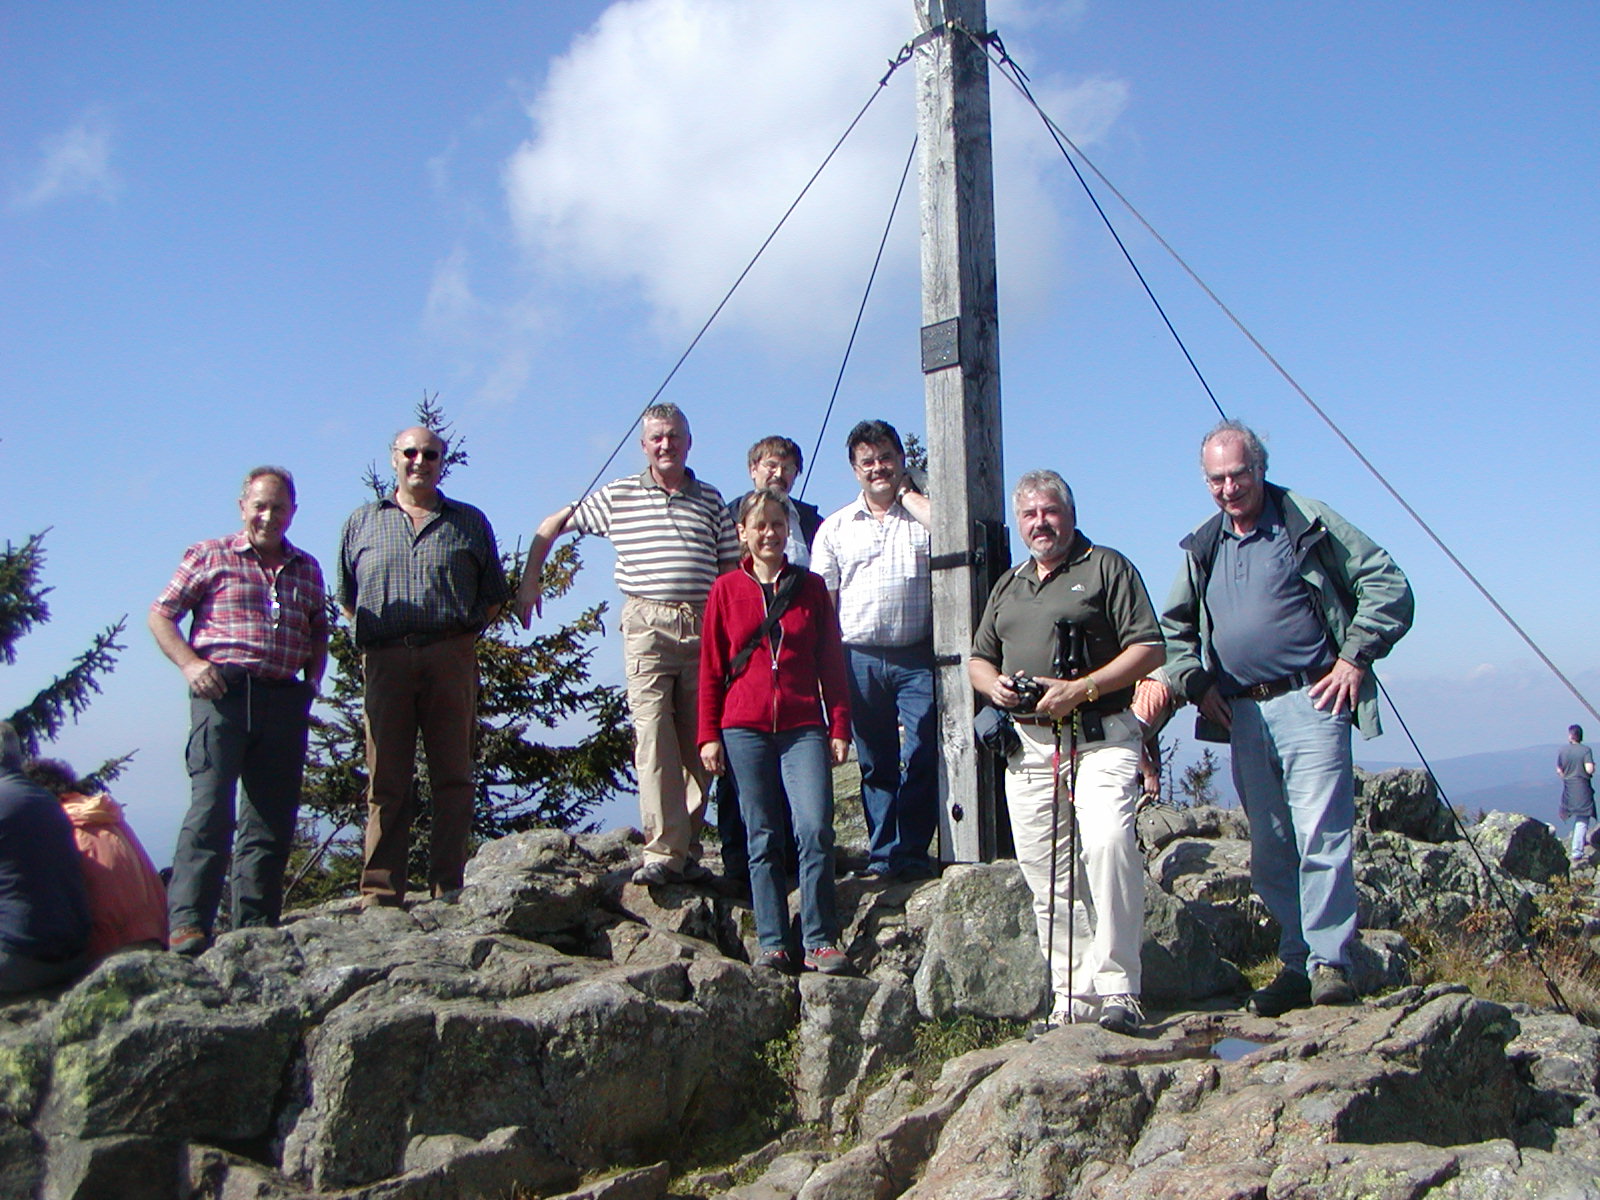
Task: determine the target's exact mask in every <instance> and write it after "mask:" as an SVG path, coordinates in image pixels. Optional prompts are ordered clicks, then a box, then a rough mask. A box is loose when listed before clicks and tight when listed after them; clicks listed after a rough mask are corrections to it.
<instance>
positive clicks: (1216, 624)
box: [1161, 421, 1414, 1017]
mask: <svg viewBox="0 0 1600 1200" xmlns="http://www.w3.org/2000/svg"><path fill="white" fill-rule="evenodd" d="M1200 465H1201V469H1202V471H1203V472H1204V474H1205V481H1206V487H1207V488H1208V489H1209V490H1210V492H1211V499H1212V500H1213V501H1214V502H1215V503H1216V506H1217V508H1218V509H1220V510H1221V511H1220V512H1218V513H1217V514H1216V515H1215V516H1213V517H1212V518H1211V519H1210V520H1208V521H1206V522H1205V523H1204V524H1203V525H1201V526H1200V527H1199V528H1198V529H1196V530H1195V531H1194V532H1193V533H1191V534H1190V535H1189V536H1188V537H1186V538H1184V539H1183V541H1182V542H1181V543H1180V545H1181V546H1182V547H1183V550H1184V565H1183V567H1182V568H1181V569H1180V571H1179V572H1178V578H1177V581H1176V582H1175V583H1174V584H1173V587H1172V595H1171V596H1170V597H1169V599H1168V600H1167V606H1166V611H1165V612H1163V613H1162V617H1161V625H1162V629H1163V631H1164V632H1165V633H1166V637H1167V671H1168V674H1169V676H1170V677H1171V679H1172V683H1173V686H1174V687H1175V689H1176V690H1177V691H1178V692H1179V693H1180V694H1182V695H1183V696H1184V697H1185V698H1186V699H1189V700H1192V701H1193V702H1194V703H1195V704H1196V705H1198V706H1199V709H1200V716H1201V718H1202V720H1201V721H1200V722H1199V723H1198V724H1197V725H1196V736H1198V737H1201V738H1206V739H1208V740H1211V741H1225V742H1227V743H1228V744H1229V746H1230V757H1231V759H1232V761H1233V784H1234V787H1235V788H1236V789H1237V791H1238V793H1239V799H1240V801H1241V802H1242V803H1243V804H1244V810H1245V815H1246V816H1247V817H1248V818H1249V820H1250V881H1251V883H1252V884H1253V885H1254V887H1255V890H1256V893H1257V894H1258V895H1259V896H1260V897H1261V899H1262V900H1263V901H1264V902H1265V903H1266V906H1267V909H1268V911H1269V912H1271V913H1272V915H1273V917H1274V918H1275V919H1276V920H1277V922H1278V925H1279V927H1280V930H1281V933H1280V935H1279V939H1278V958H1279V959H1280V960H1281V961H1282V963H1283V969H1282V970H1281V971H1279V973H1278V976H1277V978H1275V979H1274V980H1273V981H1272V982H1271V983H1269V984H1268V985H1267V986H1266V987H1264V988H1261V989H1259V990H1257V991H1256V992H1254V993H1252V995H1251V996H1250V1000H1249V1006H1250V1010H1251V1011H1252V1012H1254V1013H1255V1014H1256V1015H1258V1016H1263V1017H1276V1016H1281V1015H1282V1014H1283V1013H1285V1012H1288V1011H1289V1010H1290V1009H1292V1008H1303V1007H1305V1006H1306V1005H1307V1004H1348V1003H1349V1002H1350V1001H1352V1000H1354V999H1355V997H1356V992H1355V988H1354V987H1353V986H1352V985H1351V983H1350V979H1349V976H1348V974H1347V969H1348V966H1349V958H1348V955H1349V952H1350V942H1351V941H1352V939H1354V937H1355V934H1356V881H1355V870H1354V867H1353V865H1352V863H1351V850H1352V846H1353V827H1354V825H1355V776H1354V769H1353V763H1352V761H1351V756H1350V726H1351V725H1352V724H1354V725H1355V726H1356V727H1357V728H1358V729H1360V730H1361V733H1362V735H1363V736H1364V737H1376V736H1377V734H1378V733H1379V732H1380V728H1379V725H1378V686H1377V681H1376V680H1375V679H1374V678H1373V676H1372V664H1373V662H1375V661H1376V660H1377V659H1380V658H1382V657H1383V656H1384V655H1385V654H1387V653H1389V651H1390V650H1392V649H1393V648H1394V644H1395V643H1396V642H1398V641H1399V640H1400V639H1401V638H1402V637H1403V636H1404V635H1405V633H1406V631H1407V630H1408V629H1410V628H1411V619H1412V616H1413V611H1414V602H1413V599H1412V595H1411V585H1410V584H1409V583H1407V582H1406V577H1405V575H1404V574H1403V573H1402V572H1401V570H1400V568H1399V567H1398V566H1396V565H1395V562H1394V559H1392V558H1390V557H1389V555H1388V553H1387V552H1386V551H1385V550H1384V549H1383V548H1382V547H1381V546H1379V545H1378V544H1377V543H1375V542H1374V541H1373V540H1372V539H1371V538H1369V537H1367V536H1366V534H1364V533H1362V532H1361V531H1360V530H1359V529H1357V528H1356V527H1355V526H1353V525H1351V524H1350V523H1349V522H1348V521H1346V520H1345V519H1344V518H1343V517H1341V516H1340V515H1339V514H1338V513H1336V512H1334V511H1333V510H1332V509H1331V508H1329V507H1328V506H1327V505H1325V504H1323V503H1322V502H1321V501H1318V500H1313V499H1311V498H1310V497H1309V496H1302V495H1300V494H1298V493H1297V492H1291V491H1288V490H1287V489H1285V488H1281V487H1278V486H1276V485H1274V484H1270V483H1268V482H1267V479H1266V476H1267V451H1266V447H1264V446H1263V445H1262V444H1261V439H1260V438H1258V437H1257V436H1256V435H1255V434H1254V433H1253V432H1251V430H1250V429H1249V428H1248V427H1247V426H1245V425H1241V424H1240V423H1239V422H1237V421H1223V422H1222V423H1221V424H1219V425H1217V426H1216V427H1215V428H1213V429H1212V430H1211V432H1210V433H1208V434H1206V436H1205V439H1204V441H1202V442H1201V444H1200Z"/></svg>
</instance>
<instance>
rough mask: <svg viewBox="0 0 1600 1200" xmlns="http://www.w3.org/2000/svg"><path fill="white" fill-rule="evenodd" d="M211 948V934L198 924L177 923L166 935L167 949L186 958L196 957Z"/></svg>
mask: <svg viewBox="0 0 1600 1200" xmlns="http://www.w3.org/2000/svg"><path fill="white" fill-rule="evenodd" d="M210 948H211V935H210V934H209V933H207V932H206V931H205V930H204V929H201V928H200V927H199V926H198V925H179V926H178V927H177V928H176V929H174V930H173V931H172V933H171V934H170V935H169V936H168V937H167V949H168V950H171V951H172V952H173V953H174V954H182V955H184V956H185V957H186V958H198V957H199V956H200V955H202V954H204V953H205V952H206V951H207V950H209V949H210Z"/></svg>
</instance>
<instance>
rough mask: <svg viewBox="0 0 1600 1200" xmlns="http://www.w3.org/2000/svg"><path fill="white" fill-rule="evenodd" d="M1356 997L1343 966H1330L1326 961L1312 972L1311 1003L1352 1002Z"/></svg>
mask: <svg viewBox="0 0 1600 1200" xmlns="http://www.w3.org/2000/svg"><path fill="white" fill-rule="evenodd" d="M1355 998H1356V989H1355V988H1354V987H1352V986H1351V984H1350V979H1349V977H1348V976H1347V975H1345V972H1344V968H1343V967H1330V966H1328V965H1327V964H1326V963H1324V964H1322V965H1321V966H1319V967H1317V969H1316V970H1314V971H1312V972H1311V1003H1313V1004H1350V1003H1352V1002H1353V1001H1354V1000H1355Z"/></svg>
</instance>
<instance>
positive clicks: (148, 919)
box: [61, 792, 167, 958]
mask: <svg viewBox="0 0 1600 1200" xmlns="http://www.w3.org/2000/svg"><path fill="white" fill-rule="evenodd" d="M61 807H62V808H63V809H65V810H66V814H67V818H68V820H70V821H71V822H72V832H73V835H74V836H75V837H76V838H77V840H78V852H79V853H80V854H81V855H82V856H83V881H84V883H85V885H86V886H87V887H88V891H89V915H90V917H91V919H92V920H93V922H94V930H93V932H92V933H91V934H90V935H89V954H90V956H91V957H93V958H100V957H102V956H104V955H106V954H109V953H111V951H113V950H115V949H117V948H118V947H120V946H126V945H128V944H130V943H132V942H157V943H159V944H160V945H161V946H163V947H165V946H166V944H167V890H166V888H164V887H162V886H161V876H159V875H158V874H156V869H155V867H154V866H152V865H151V863H150V856H149V855H148V854H146V853H145V852H144V847H143V846H141V845H140V844H139V839H138V838H137V837H135V836H134V833H133V830H131V829H129V828H128V826H127V823H126V822H125V821H123V819H122V805H120V804H118V803H117V802H116V801H115V800H113V799H112V798H111V797H110V796H108V795H106V794H105V793H101V794H100V795H98V796H80V795H78V794H76V793H74V792H69V793H67V794H66V795H64V796H62V797H61Z"/></svg>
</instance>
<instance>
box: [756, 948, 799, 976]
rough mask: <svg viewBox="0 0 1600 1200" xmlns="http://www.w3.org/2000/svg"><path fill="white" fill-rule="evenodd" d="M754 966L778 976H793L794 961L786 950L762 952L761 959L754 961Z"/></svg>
mask: <svg viewBox="0 0 1600 1200" xmlns="http://www.w3.org/2000/svg"><path fill="white" fill-rule="evenodd" d="M756 966H758V967H765V968H766V969H767V970H769V971H777V972H778V973H779V974H780V975H793V974H794V973H795V969H794V959H792V958H790V957H789V952H788V951H787V950H764V951H762V952H761V957H760V958H758V959H756Z"/></svg>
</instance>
